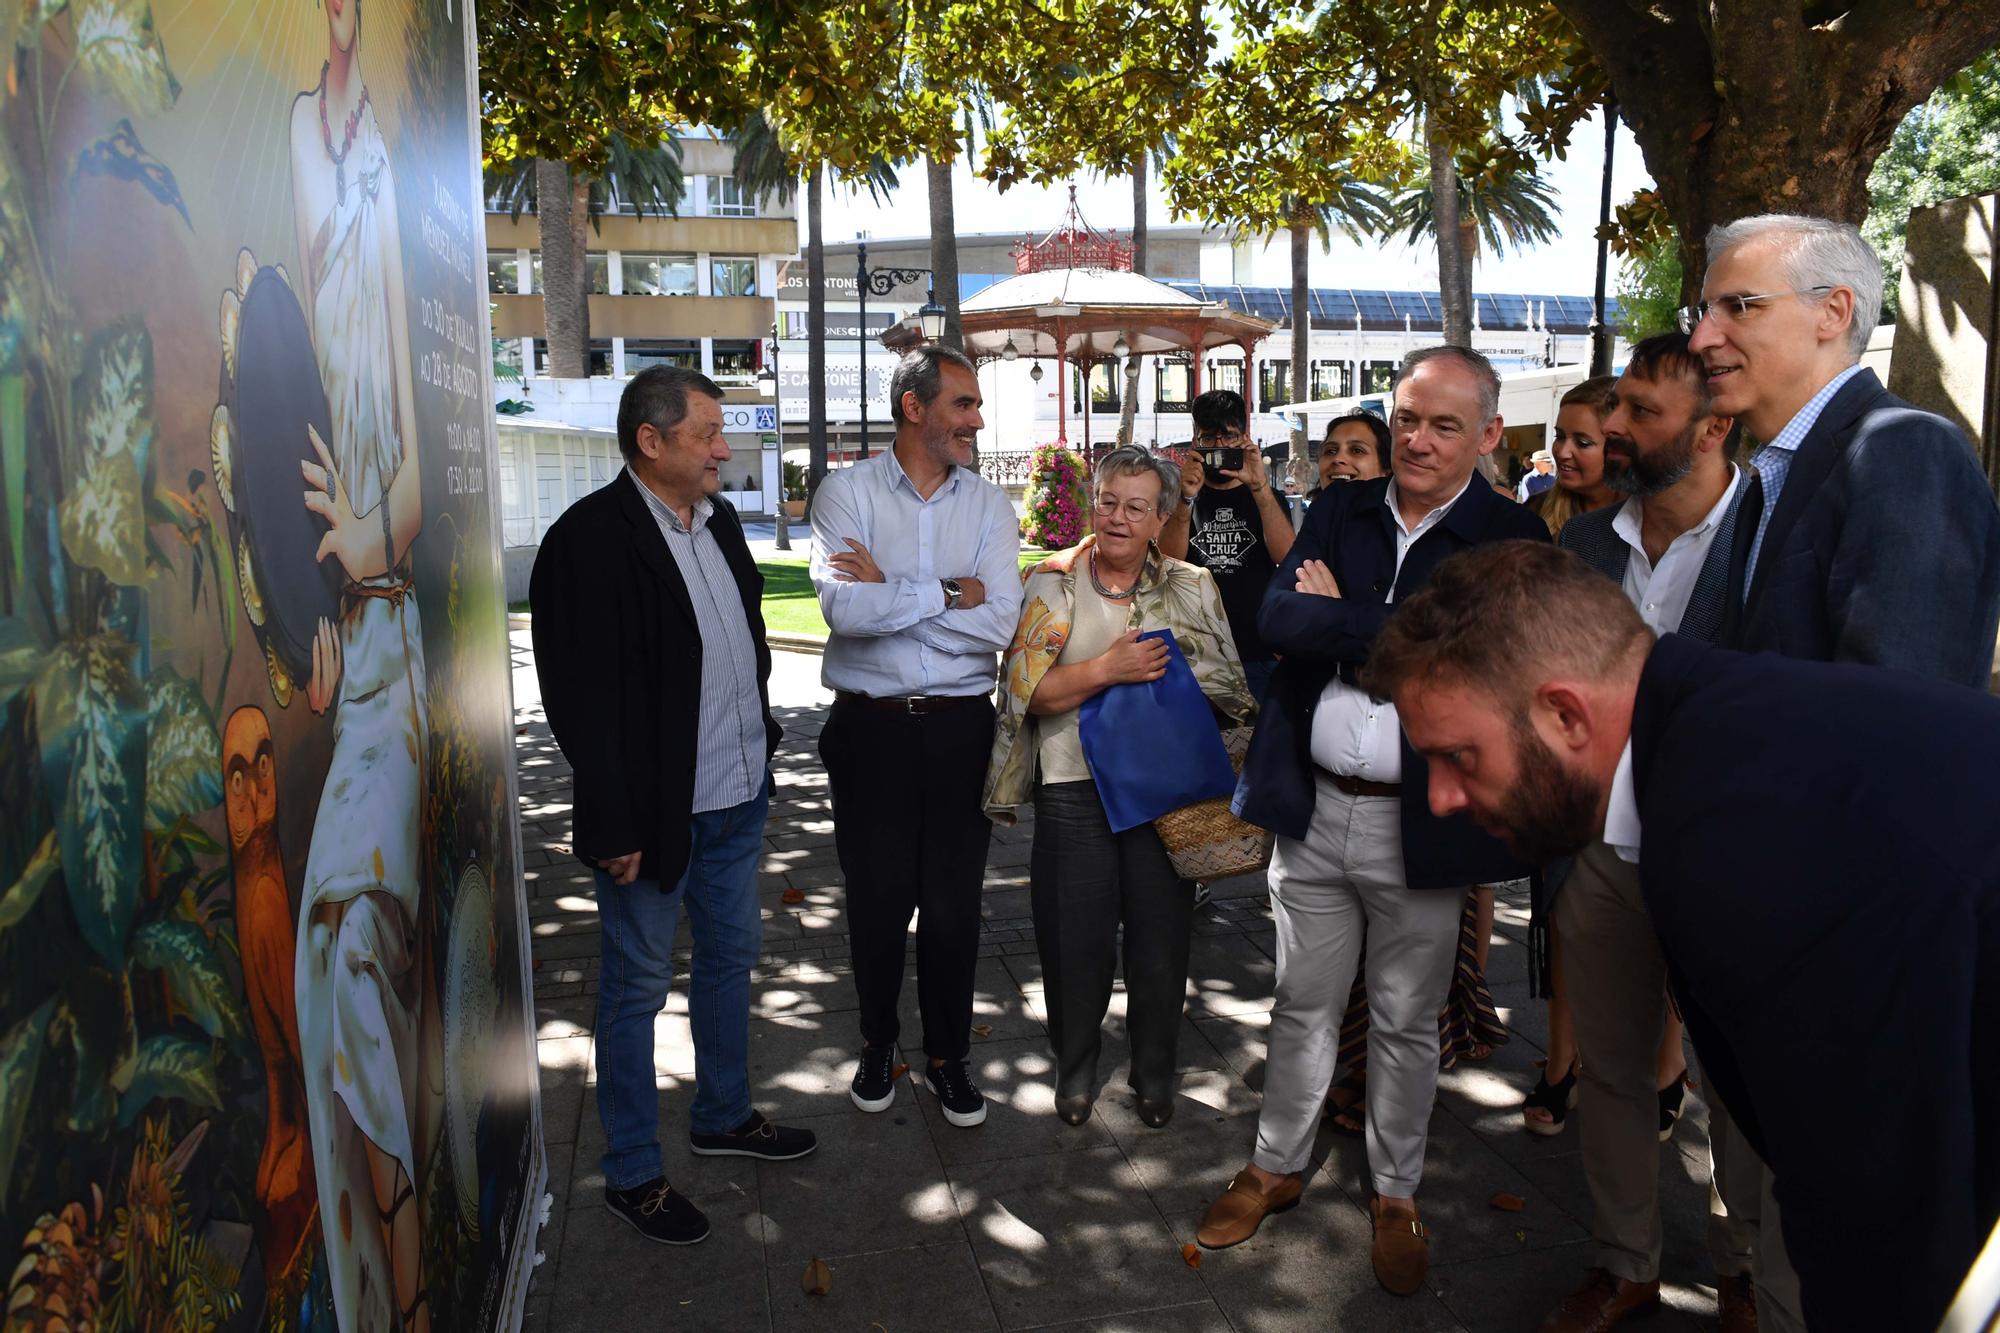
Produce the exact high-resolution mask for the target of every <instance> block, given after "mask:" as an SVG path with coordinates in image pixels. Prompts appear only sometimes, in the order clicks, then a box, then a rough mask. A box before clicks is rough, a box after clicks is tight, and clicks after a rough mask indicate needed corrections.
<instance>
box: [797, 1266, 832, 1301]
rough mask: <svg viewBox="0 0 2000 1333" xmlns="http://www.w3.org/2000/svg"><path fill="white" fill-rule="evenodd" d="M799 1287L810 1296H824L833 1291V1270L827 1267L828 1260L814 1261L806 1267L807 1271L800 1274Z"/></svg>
mask: <svg viewBox="0 0 2000 1333" xmlns="http://www.w3.org/2000/svg"><path fill="white" fill-rule="evenodd" d="M799 1287H800V1289H801V1290H803V1291H804V1292H805V1294H806V1295H808V1296H824V1295H826V1293H827V1292H829V1291H831V1290H832V1289H833V1270H832V1269H831V1268H828V1267H827V1266H826V1260H824V1259H814V1260H812V1261H811V1262H810V1263H808V1264H807V1265H806V1271H805V1272H803V1273H801V1274H799Z"/></svg>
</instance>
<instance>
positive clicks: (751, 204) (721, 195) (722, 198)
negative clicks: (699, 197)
mask: <svg viewBox="0 0 2000 1333" xmlns="http://www.w3.org/2000/svg"><path fill="white" fill-rule="evenodd" d="M708 211H709V212H710V213H711V214H712V215H714V216H715V217H719V218H754V217H756V216H757V197H756V196H755V195H753V194H749V193H746V192H745V191H744V189H743V184H742V182H741V181H739V180H737V179H736V178H735V177H734V176H710V177H709V178H708Z"/></svg>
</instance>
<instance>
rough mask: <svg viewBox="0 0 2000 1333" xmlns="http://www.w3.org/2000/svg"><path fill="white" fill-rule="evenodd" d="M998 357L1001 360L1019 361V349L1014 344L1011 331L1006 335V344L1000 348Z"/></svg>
mask: <svg viewBox="0 0 2000 1333" xmlns="http://www.w3.org/2000/svg"><path fill="white" fill-rule="evenodd" d="M1000 359H1001V360H1002V361H1019V360H1020V359H1021V349H1020V348H1018V347H1016V346H1014V335H1013V334H1011V333H1010V334H1008V335H1007V345H1006V346H1005V347H1003V348H1001V349H1000Z"/></svg>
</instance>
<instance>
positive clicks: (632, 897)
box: [597, 785, 770, 1190]
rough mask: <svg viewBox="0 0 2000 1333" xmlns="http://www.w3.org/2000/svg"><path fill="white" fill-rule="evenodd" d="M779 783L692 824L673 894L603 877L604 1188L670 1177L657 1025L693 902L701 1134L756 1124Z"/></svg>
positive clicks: (600, 1114)
mask: <svg viewBox="0 0 2000 1333" xmlns="http://www.w3.org/2000/svg"><path fill="white" fill-rule="evenodd" d="M769 808H770V794H769V787H768V785H767V786H766V788H765V789H764V790H763V791H760V792H758V793H757V795H756V796H754V797H752V798H751V799H749V800H747V801H745V802H743V803H742V804H741V805H733V806H730V807H729V808H728V809H726V810H710V811H706V812H704V813H702V814H698V815H695V816H693V817H692V823H693V834H694V838H693V843H692V845H691V847H690V849H689V852H688V867H687V872H686V873H685V874H684V875H682V876H681V881H680V883H678V884H676V885H674V887H673V889H672V890H671V891H670V892H665V893H663V892H661V891H660V882H659V881H658V880H657V879H645V878H640V879H635V880H633V881H632V882H631V883H630V884H626V885H623V886H620V885H617V884H613V883H612V882H611V876H609V875H607V874H606V873H604V872H603V871H602V870H600V871H598V872H597V915H598V922H599V924H600V927H601V929H602V939H603V949H602V955H601V956H602V959H603V964H602V967H601V968H600V975H599V978H598V989H597V1118H598V1120H599V1121H600V1122H602V1124H603V1125H604V1158H603V1166H604V1183H605V1185H606V1186H607V1187H608V1188H610V1189H615V1190H626V1189H632V1188H635V1187H636V1186H639V1185H643V1184H645V1183H647V1182H648V1181H651V1180H657V1179H659V1178H660V1176H662V1175H663V1174H665V1172H664V1168H663V1167H662V1165H661V1161H660V1108H659V1088H658V1085H657V1084H656V1083H655V1082H654V1079H653V1020H654V1019H655V1018H656V1017H658V1016H659V1012H660V1010H661V1009H662V1008H663V1007H664V1006H665V1005H666V1002H667V986H668V983H669V982H671V981H672V980H673V947H674V930H675V928H676V926H677V925H678V924H679V921H680V912H681V902H682V899H683V898H685V899H686V902H687V913H688V925H689V926H690V927H691V928H692V930H693V933H694V960H693V963H692V965H691V967H690V968H689V975H688V1019H689V1022H690V1024H691V1026H692V1027H693V1029H694V1079H695V1093H694V1104H693V1106H692V1107H691V1108H690V1118H691V1120H692V1122H693V1126H694V1132H695V1133H697V1134H726V1133H728V1132H729V1131H730V1130H733V1129H735V1128H737V1127H738V1126H740V1125H742V1124H743V1122H744V1121H746V1120H748V1119H749V1118H750V1112H751V1109H752V1108H751V1106H750V1070H749V1060H750V969H751V968H753V967H755V966H756V965H757V956H758V953H759V950H760V949H761V947H762V945H763V939H764V923H763V918H762V916H761V915H760V914H759V912H758V909H757V860H758V854H759V852H760V851H761V850H762V848H763V845H764V816H765V814H766V812H767V811H768V810H769Z"/></svg>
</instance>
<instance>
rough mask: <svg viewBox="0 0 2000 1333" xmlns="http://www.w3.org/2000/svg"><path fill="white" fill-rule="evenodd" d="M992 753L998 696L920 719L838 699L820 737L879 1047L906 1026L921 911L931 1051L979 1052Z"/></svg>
mask: <svg viewBox="0 0 2000 1333" xmlns="http://www.w3.org/2000/svg"><path fill="white" fill-rule="evenodd" d="M992 748H993V701H992V700H990V699H973V700H970V701H968V702H966V703H964V704H960V705H958V706H956V707H953V708H947V709H943V710H941V711H939V712H935V713H928V714H924V715H920V716H911V715H909V714H907V713H896V712H888V711H882V710H877V709H874V708H870V707H868V706H866V705H863V704H855V703H850V702H848V701H846V700H844V699H836V700H835V701H834V705H833V712H832V714H831V715H830V716H829V717H828V718H827V722H826V726H825V728H824V729H823V730H822V731H821V732H820V737H819V753H820V758H821V760H822V761H823V762H824V763H825V764H826V775H827V779H828V782H829V784H830V785H831V786H832V788H833V830H834V832H833V841H834V848H835V850H836V851H838V852H839V854H840V873H841V875H842V877H843V878H844V879H845V880H846V881H847V931H848V936H849V938H850V940H851V941H852V944H853V947H854V989H855V991H856V993H857V994H858V995H859V996H860V998H861V1039H862V1040H863V1041H865V1042H867V1043H868V1044H869V1045H870V1046H886V1045H889V1044H891V1043H893V1042H894V1041H895V1040H896V1038H897V1036H898V1034H899V1033H900V1031H901V1028H902V1024H901V1020H900V1018H899V1016H898V1008H899V1001H900V1000H901V997H902V991H903V959H904V950H905V945H906V943H907V941H908V937H909V930H910V917H911V916H912V915H914V916H915V917H916V918H917V1002H918V1007H919V1010H920V1012H921V1013H922V1015H923V1024H924V1053H925V1054H926V1055H928V1056H930V1058H932V1059H933V1060H963V1059H964V1058H965V1056H966V1052H967V1051H968V1050H969V1049H970V1047H971V1042H972V973H973V966H974V964H975V963H976V962H977V961H978V957H979V894H980V889H981V888H982V886H983V885H984V884H985V882H986V846H987V843H988V841H989V840H990V838H991V836H992V832H993V825H992V823H991V822H990V821H989V820H988V819H987V818H986V814H985V812H984V811H983V810H982V809H981V807H980V793H981V789H982V788H983V787H984V785H985V781H986V761H987V757H988V755H989V754H990V753H991V751H992Z"/></svg>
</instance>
